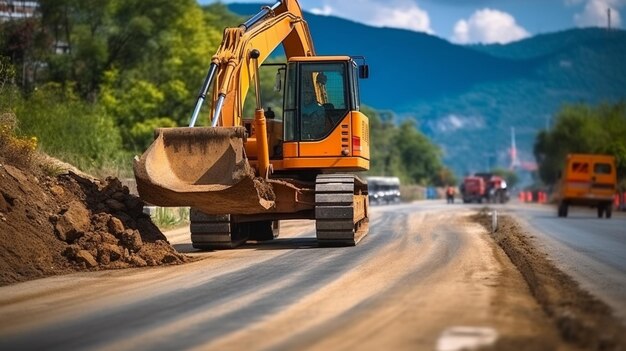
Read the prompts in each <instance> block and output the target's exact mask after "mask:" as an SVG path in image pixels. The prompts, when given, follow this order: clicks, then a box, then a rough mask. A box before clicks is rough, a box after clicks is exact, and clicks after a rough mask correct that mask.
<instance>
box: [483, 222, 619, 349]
mask: <svg viewBox="0 0 626 351" xmlns="http://www.w3.org/2000/svg"><path fill="white" fill-rule="evenodd" d="M473 219H474V220H476V221H477V222H479V223H481V224H482V225H483V226H485V228H487V229H488V230H491V217H490V216H488V215H487V213H486V212H482V213H480V214H477V215H475V216H473ZM493 238H494V240H495V241H496V243H497V244H498V245H499V246H500V247H501V248H502V249H503V250H504V252H505V253H506V254H507V256H508V257H509V259H510V260H511V262H512V263H513V264H514V265H515V266H516V267H517V269H518V270H519V271H520V273H521V274H522V276H523V277H524V280H525V281H526V283H527V284H528V287H529V288H530V291H531V293H532V295H533V297H534V298H535V299H536V300H537V302H538V303H539V304H540V305H541V306H542V308H543V310H544V311H545V313H546V315H547V316H548V317H549V318H550V319H551V320H552V321H553V323H554V324H555V326H556V327H557V329H558V331H559V333H560V336H561V338H563V340H564V341H565V342H567V343H569V344H570V345H572V346H575V347H579V348H582V349H586V350H624V349H626V328H624V327H622V324H621V323H620V322H619V320H618V319H617V318H616V317H614V316H613V314H612V311H611V309H610V308H609V307H608V306H607V305H606V304H605V303H603V302H602V301H600V300H598V299H596V298H595V297H593V296H592V295H591V294H589V293H588V292H586V291H585V290H583V289H582V288H581V287H580V286H579V285H578V283H576V281H574V280H573V279H572V278H571V277H569V276H568V275H566V274H565V273H563V272H562V271H560V270H559V269H558V268H556V266H555V265H554V264H553V263H552V262H551V261H550V258H549V256H548V255H546V253H544V252H541V251H540V250H539V249H538V245H536V243H534V240H533V237H532V236H531V235H530V234H528V232H527V231H525V230H524V228H523V227H522V226H520V225H519V224H518V223H517V222H516V221H515V220H514V219H513V218H511V217H509V216H506V215H505V216H500V217H499V220H498V230H497V231H496V232H495V233H494V234H493Z"/></svg>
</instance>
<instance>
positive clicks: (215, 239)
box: [189, 208, 280, 250]
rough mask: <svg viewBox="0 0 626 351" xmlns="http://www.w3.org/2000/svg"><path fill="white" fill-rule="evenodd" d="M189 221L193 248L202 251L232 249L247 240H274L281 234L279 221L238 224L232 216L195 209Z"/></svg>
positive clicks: (192, 210)
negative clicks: (210, 213) (209, 213)
mask: <svg viewBox="0 0 626 351" xmlns="http://www.w3.org/2000/svg"><path fill="white" fill-rule="evenodd" d="M189 219H190V222H191V225H190V231H191V243H192V246H193V247H194V248H196V249H200V250H216V249H232V248H235V247H237V246H239V245H241V244H243V243H245V242H246V241H247V240H255V241H268V240H273V239H276V238H277V237H278V235H279V233H280V221H278V220H274V221H272V220H265V221H251V222H237V221H235V217H234V216H232V215H208V214H205V213H204V212H202V211H200V210H198V209H195V208H192V209H191V212H190V214H189ZM239 219H241V218H239Z"/></svg>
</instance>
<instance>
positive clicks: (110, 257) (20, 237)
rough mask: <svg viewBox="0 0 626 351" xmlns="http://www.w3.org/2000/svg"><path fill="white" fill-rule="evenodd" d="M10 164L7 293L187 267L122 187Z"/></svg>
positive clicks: (1, 172) (3, 176)
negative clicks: (137, 270)
mask: <svg viewBox="0 0 626 351" xmlns="http://www.w3.org/2000/svg"><path fill="white" fill-rule="evenodd" d="M0 151H1V149H0ZM8 161H10V159H9V158H8V157H4V155H3V154H2V153H0V285H6V284H10V283H14V282H19V281H25V280H30V279H35V278H39V277H44V276H48V275H54V274H62V273H68V272H72V271H78V270H84V269H89V270H100V269H111V268H126V267H143V266H155V265H162V264H179V263H182V262H185V261H187V260H188V258H187V257H186V256H184V255H181V254H179V253H178V252H176V250H175V249H174V248H173V247H172V246H170V245H169V243H168V242H167V240H166V238H165V236H164V235H163V234H162V233H161V231H160V230H159V229H158V228H157V227H156V226H155V225H154V224H153V223H152V221H151V219H150V217H149V216H148V215H146V214H144V213H143V206H144V204H143V202H142V201H141V200H140V199H139V198H137V197H136V196H134V195H132V194H130V193H129V191H128V188H127V187H125V186H123V185H122V184H121V183H120V181H119V180H118V179H116V178H107V179H106V180H96V179H90V178H89V177H86V176H80V175H78V174H76V173H73V172H68V173H65V174H61V175H59V176H56V177H51V176H45V175H42V174H40V172H37V169H38V168H37V167H29V166H28V165H24V164H22V165H18V166H19V167H17V166H15V165H11V164H8V163H7V162H8Z"/></svg>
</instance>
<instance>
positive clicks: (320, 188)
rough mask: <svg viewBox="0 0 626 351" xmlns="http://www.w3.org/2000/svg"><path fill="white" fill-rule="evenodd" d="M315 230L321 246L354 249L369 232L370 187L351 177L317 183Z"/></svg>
mask: <svg viewBox="0 0 626 351" xmlns="http://www.w3.org/2000/svg"><path fill="white" fill-rule="evenodd" d="M315 230H316V235H317V240H318V242H319V244H320V245H322V246H354V245H356V244H357V243H358V242H359V241H361V239H363V237H365V235H367V232H368V230H369V217H368V198H367V184H366V183H364V182H362V181H361V180H360V179H359V178H358V177H356V176H354V175H351V174H320V175H318V176H317V178H316V180H315Z"/></svg>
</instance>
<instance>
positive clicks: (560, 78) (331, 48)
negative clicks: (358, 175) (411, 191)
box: [229, 4, 626, 175]
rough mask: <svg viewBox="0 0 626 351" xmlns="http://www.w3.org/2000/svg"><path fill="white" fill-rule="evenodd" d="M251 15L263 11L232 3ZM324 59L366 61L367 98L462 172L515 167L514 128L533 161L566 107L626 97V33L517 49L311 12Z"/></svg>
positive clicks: (570, 37)
mask: <svg viewBox="0 0 626 351" xmlns="http://www.w3.org/2000/svg"><path fill="white" fill-rule="evenodd" d="M229 8H230V9H231V11H233V12H235V13H238V14H242V15H250V14H253V13H256V12H257V11H258V10H259V6H258V5H249V4H232V5H229ZM305 18H306V20H307V21H308V23H309V26H310V29H311V32H312V33H311V34H312V36H313V40H314V43H315V48H316V51H317V53H318V54H322V55H324V54H348V55H363V56H365V57H366V58H367V62H368V63H369V65H370V72H371V74H370V79H368V80H367V81H364V82H363V83H362V90H361V93H362V100H363V102H364V103H365V104H368V105H370V106H372V107H374V108H377V109H383V110H391V111H393V112H395V113H396V115H397V116H398V120H401V119H404V118H412V119H415V120H416V122H417V123H418V125H419V126H420V129H421V130H422V131H423V132H425V133H426V134H427V135H429V136H430V137H431V138H432V139H433V140H434V141H435V142H436V143H438V144H439V145H441V147H442V148H443V149H444V151H445V161H446V163H447V164H448V165H449V166H451V167H452V168H453V169H455V170H456V172H457V174H458V175H462V174H464V173H465V172H469V171H480V170H484V169H485V168H487V167H493V166H496V165H499V166H506V165H508V152H507V151H508V147H509V144H510V135H511V134H510V130H511V127H515V130H516V136H517V146H518V154H519V155H520V156H521V157H522V158H523V159H524V160H527V161H532V144H533V142H534V138H535V135H536V133H537V132H538V131H539V130H540V129H542V128H545V127H546V126H549V125H550V123H551V120H552V116H553V115H554V113H555V112H556V111H558V109H559V108H560V106H561V105H562V104H565V103H576V102H587V103H592V104H595V103H598V102H602V101H609V102H612V101H617V100H620V99H626V64H624V62H626V32H625V31H622V30H613V31H610V32H609V31H606V30H604V29H572V30H568V31H563V32H557V33H550V34H542V35H537V36H535V37H532V38H528V39H525V40H522V41H519V42H515V43H510V44H507V45H500V44H497V45H471V46H461V45H455V44H452V43H450V42H448V41H445V40H443V39H440V38H438V37H435V36H431V35H427V34H424V33H417V32H412V31H406V30H399V29H390V28H374V27H369V26H365V25H362V24H359V23H356V22H351V21H348V20H345V19H340V18H337V17H328V16H318V15H314V14H310V13H306V14H305Z"/></svg>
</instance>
